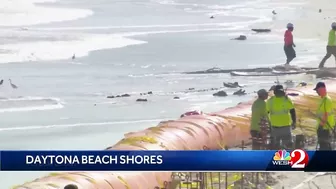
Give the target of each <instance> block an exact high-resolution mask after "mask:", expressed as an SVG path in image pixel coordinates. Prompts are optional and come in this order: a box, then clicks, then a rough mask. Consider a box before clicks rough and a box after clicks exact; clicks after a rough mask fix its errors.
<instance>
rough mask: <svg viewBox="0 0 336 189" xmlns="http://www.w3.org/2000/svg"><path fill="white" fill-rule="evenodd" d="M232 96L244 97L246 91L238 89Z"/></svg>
mask: <svg viewBox="0 0 336 189" xmlns="http://www.w3.org/2000/svg"><path fill="white" fill-rule="evenodd" d="M233 95H238V96H241V95H246V91H245V90H243V89H239V90H238V91H236V92H234V93H233Z"/></svg>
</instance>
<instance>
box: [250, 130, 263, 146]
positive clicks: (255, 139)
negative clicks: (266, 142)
mask: <svg viewBox="0 0 336 189" xmlns="http://www.w3.org/2000/svg"><path fill="white" fill-rule="evenodd" d="M250 133H251V137H252V150H261V146H262V144H261V142H262V141H261V138H262V135H261V132H260V131H253V130H251V131H250Z"/></svg>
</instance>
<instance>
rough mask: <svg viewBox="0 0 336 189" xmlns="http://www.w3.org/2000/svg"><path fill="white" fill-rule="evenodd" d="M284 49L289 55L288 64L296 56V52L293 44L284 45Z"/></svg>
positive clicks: (287, 55)
mask: <svg viewBox="0 0 336 189" xmlns="http://www.w3.org/2000/svg"><path fill="white" fill-rule="evenodd" d="M284 51H285V54H286V57H287V61H286V64H289V63H290V62H291V61H292V60H293V59H294V58H295V57H296V52H295V50H294V48H293V46H292V45H290V46H284Z"/></svg>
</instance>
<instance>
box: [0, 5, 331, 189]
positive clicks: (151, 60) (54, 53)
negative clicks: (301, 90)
mask: <svg viewBox="0 0 336 189" xmlns="http://www.w3.org/2000/svg"><path fill="white" fill-rule="evenodd" d="M98 1H99V0H97V2H96V1H95V2H96V3H92V2H93V1H91V2H90V1H79V0H73V1H66V2H63V1H61V3H60V5H58V6H60V7H62V6H64V7H70V8H71V7H72V8H74V7H75V8H78V7H83V8H85V9H83V10H78V11H79V12H76V10H71V11H69V10H68V9H67V10H61V11H65V12H63V14H62V15H63V16H64V17H66V16H71V17H74V18H82V17H86V16H88V15H91V14H92V12H94V14H93V16H91V17H90V16H88V18H87V19H80V20H74V21H69V22H64V23H63V22H62V21H59V19H60V20H61V19H62V18H63V17H58V16H56V15H58V14H59V15H61V13H57V14H56V13H55V14H54V13H53V12H51V11H50V9H49V10H46V11H44V13H46V12H49V13H50V14H51V16H52V17H51V18H50V19H51V20H52V21H59V22H56V23H48V19H49V18H47V16H40V15H37V13H39V12H41V11H37V9H33V10H32V12H33V13H34V15H33V17H31V18H30V21H29V22H28V21H27V22H26V23H24V24H22V23H16V24H13V23H12V25H15V26H18V27H21V26H22V27H23V28H14V29H13V28H5V29H3V30H2V32H0V38H1V39H3V40H4V45H2V46H1V51H3V52H2V54H0V57H1V58H2V59H1V60H0V62H4V63H6V64H0V67H1V70H4V71H3V72H2V73H1V74H2V77H4V78H5V79H6V81H7V79H8V78H11V79H12V80H13V81H14V82H15V84H17V85H18V86H19V89H18V90H16V91H14V90H13V89H11V88H10V86H9V85H8V83H6V85H5V86H3V88H2V91H1V97H3V98H4V99H3V100H2V101H1V102H2V103H1V104H0V105H1V107H0V110H1V111H0V112H2V114H0V120H2V124H1V125H0V131H1V132H0V138H1V139H0V147H1V148H2V149H8V150H20V149H38V150H39V149H51V150H60V149H66V150H72V149H104V148H106V147H108V146H111V145H113V144H115V143H116V142H117V141H118V140H120V139H121V138H122V137H123V135H124V134H125V133H128V132H133V131H138V130H142V129H145V128H147V127H149V126H152V125H155V124H157V123H158V122H159V121H161V120H168V119H174V118H176V117H178V116H179V115H180V114H181V113H184V112H186V111H189V110H194V109H201V110H203V111H204V112H213V111H218V110H222V109H224V108H227V107H232V106H234V105H236V104H237V103H239V102H241V101H247V100H251V99H252V98H253V97H254V96H255V93H254V92H253V91H256V90H257V89H259V88H269V87H270V85H273V84H274V81H275V80H276V78H275V77H273V78H271V77H270V78H266V79H265V78H262V77H261V78H260V77H256V78H249V79H246V78H245V77H238V78H232V77H231V76H230V75H229V74H218V75H216V74H214V75H183V74H179V73H181V72H185V71H196V70H205V69H209V68H211V67H230V68H231V67H239V68H241V67H244V68H247V67H251V68H252V67H253V68H254V67H261V66H262V67H266V66H272V65H277V64H280V63H284V59H285V57H284V53H283V49H282V43H283V39H282V36H283V33H284V31H285V26H286V24H287V23H288V22H292V23H293V24H294V26H295V31H294V33H293V35H294V40H295V43H296V46H297V48H296V50H297V54H298V57H297V59H296V60H294V61H293V65H299V63H298V62H300V66H302V65H311V66H314V67H317V66H318V64H319V61H320V60H321V59H322V57H323V56H324V55H325V54H324V53H325V46H326V44H327V35H328V32H329V30H330V25H331V23H332V22H333V21H335V16H334V15H335V9H336V8H335V9H333V8H332V7H336V2H334V1H332V0H320V1H316V0H315V1H314V0H309V2H308V4H304V5H298V4H297V1H298V2H299V3H305V2H306V1H305V0H297V1H295V2H293V1H289V0H285V1H281V0H271V1H268V0H265V1H262V0H261V1H246V2H244V1H239V2H237V1H231V0H227V1H213V2H212V1H207V2H199V1H195V2H193V1H190V0H188V1H185V2H184V3H181V2H183V1H182V0H181V1H145V0H144V1H142V0H141V1H139V2H138V3H129V2H128V1H120V2H119V1H118V3H109V2H107V1H102V2H99V3H98ZM286 1H287V4H288V5H287V4H286ZM62 3H64V4H62ZM268 3H270V6H268ZM273 5H274V7H277V6H279V7H281V8H279V9H277V8H274V10H275V11H276V12H277V13H278V14H277V15H276V16H273V19H264V18H265V17H271V16H272V14H271V11H272V8H273ZM239 7H241V8H239ZM287 7H288V8H287ZM28 8H29V7H28ZM91 9H93V11H92V12H91ZM292 9H297V10H298V11H297V13H295V11H291V10H292ZM319 9H322V12H321V13H319ZM6 10H7V8H6ZM39 10H40V9H39ZM121 10H122V11H121ZM152 10H157V11H154V12H151V11H152ZM104 11H105V12H104ZM259 11H260V12H259ZM35 13H36V15H35ZM75 13H76V14H75ZM241 13H243V14H244V15H245V16H240V15H239V14H241ZM27 14H28V13H27ZM207 14H209V15H212V14H214V15H216V16H215V19H209V16H208V15H207ZM235 14H236V15H235ZM253 14H258V15H256V16H255V15H253ZM143 15H145V16H143ZM237 15H238V16H237ZM264 15H266V16H264ZM253 16H255V17H253ZM259 16H260V18H257V17H259ZM292 16H293V20H290V18H291V17H292ZM36 17H37V18H43V19H40V20H36ZM112 18H113V19H112ZM64 19H65V18H64ZM3 20H5V21H7V20H8V19H5V18H3ZM12 20H16V21H18V22H19V21H21V17H20V18H18V17H15V19H14V18H13V19H12ZM65 20H71V19H70V18H66V19H65ZM0 21H1V20H0ZM238 21H239V22H238ZM6 23H7V22H6ZM29 23H41V25H37V26H25V24H29ZM251 23H253V24H251ZM7 24H8V23H7ZM0 25H1V24H0ZM26 27H27V28H26ZM251 28H270V29H272V32H271V33H269V34H265V35H263V34H260V35H255V34H254V33H253V32H251V30H250V29H251ZM240 34H246V35H247V36H248V40H246V41H244V42H242V41H234V40H230V38H233V37H236V36H237V35H238V36H239V35H240ZM8 35H10V36H11V37H8ZM296 39H297V40H296ZM17 40H18V41H19V42H18V41H17ZM55 41H56V42H55ZM7 42H8V43H7ZM24 42H29V43H24ZM92 44H94V45H92ZM228 47H230V48H228ZM2 49H5V50H6V51H5V50H2ZM264 49H265V50H264ZM75 50H76V52H74V51H75ZM7 51H8V52H7ZM12 51H13V52H16V53H13V54H11V53H9V52H12ZM91 51H94V52H91ZM265 51H267V53H265ZM241 52H244V53H245V54H244V56H241ZM74 53H76V56H77V58H76V60H71V56H72V55H73V54H74ZM316 53H319V57H317V58H315V59H314V57H315V56H316ZM260 54H262V56H261V55H260ZM310 56H311V57H313V58H312V59H311V57H310ZM11 62H14V63H11ZM19 62H21V63H19ZM334 65H335V64H334V58H333V57H331V58H330V59H329V60H328V61H327V63H326V66H330V67H334ZM288 79H289V80H293V81H300V80H301V79H302V81H307V82H315V80H312V81H310V80H308V79H310V78H307V77H305V76H302V77H301V76H284V77H281V78H280V80H281V82H284V81H286V80H288ZM233 80H234V81H237V82H239V83H240V84H243V85H244V86H245V87H244V89H246V90H247V92H248V95H246V96H239V97H238V96H234V95H232V93H233V92H234V91H233V90H232V91H231V90H230V89H225V90H227V92H228V93H229V96H228V97H225V98H214V97H213V95H212V94H213V92H212V91H206V92H188V91H187V92H185V91H186V90H187V89H188V88H196V89H197V90H198V89H209V88H213V87H222V83H223V82H227V81H230V82H231V81H233ZM148 91H153V93H154V94H153V95H147V96H145V97H143V96H141V95H139V94H140V93H144V92H148ZM124 93H128V94H131V95H132V97H130V98H123V99H107V98H106V96H107V95H118V94H124ZM18 96H19V97H20V98H19V99H18ZM21 96H23V97H25V98H23V100H22V99H21ZM175 96H178V97H179V98H180V99H179V100H174V99H173V98H174V97H175ZM140 97H141V98H148V100H149V101H148V103H137V102H135V100H136V99H137V98H140ZM7 98H9V99H7ZM19 102H20V103H21V104H20V103H19ZM22 102H23V103H22ZM22 104H23V105H22ZM13 105H16V106H17V107H15V108H13V107H12V106H13ZM22 106H23V107H22ZM30 106H32V107H30ZM36 106H37V107H36ZM47 106H48V107H49V106H51V108H49V109H47V108H46V107H47ZM9 107H10V108H9ZM172 107H174V108H172ZM22 109H23V110H22ZM144 110H145V111H144ZM18 117H19V118H20V119H18ZM36 117H38V118H39V119H35V118H36ZM13 139H15V140H13ZM8 141H11V142H10V143H9V142H8ZM311 148H312V149H313V148H314V146H312V147H311ZM46 174H47V173H44V172H10V173H9V172H8V173H6V172H2V173H1V174H0V177H1V178H3V181H4V182H2V183H1V184H0V185H1V188H9V187H10V186H13V185H15V184H22V183H24V182H25V181H31V180H34V179H35V178H38V177H41V176H43V175H46ZM314 176H316V177H314ZM317 176H318V175H317V173H276V175H275V176H274V177H275V178H277V179H278V180H279V183H278V184H277V185H275V186H274V187H273V188H275V189H277V188H279V189H281V188H286V189H287V188H293V189H300V188H310V187H311V186H312V185H314V184H313V182H314V183H315V184H316V185H318V186H319V187H320V188H323V189H324V188H331V187H332V186H333V184H332V180H331V178H330V175H325V176H319V177H317Z"/></svg>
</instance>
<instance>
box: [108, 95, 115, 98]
mask: <svg viewBox="0 0 336 189" xmlns="http://www.w3.org/2000/svg"><path fill="white" fill-rule="evenodd" d="M107 98H115V96H113V95H112V96H107Z"/></svg>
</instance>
